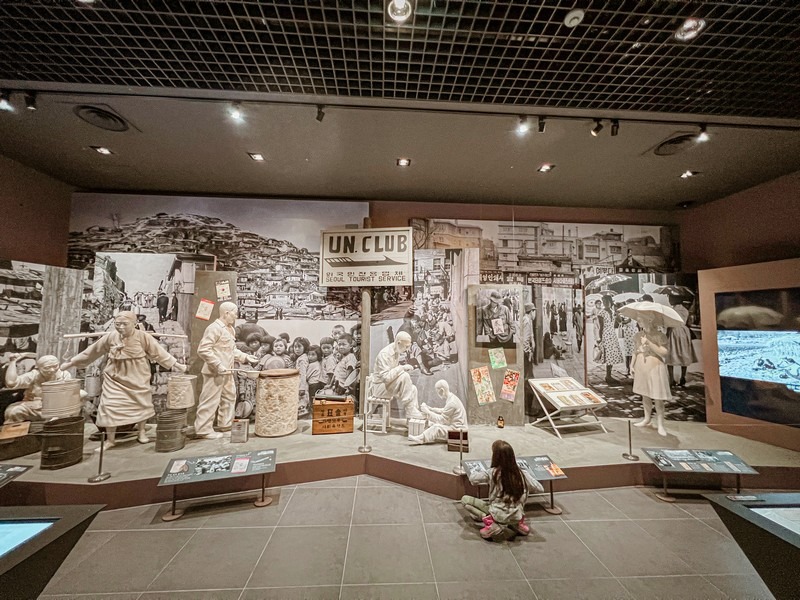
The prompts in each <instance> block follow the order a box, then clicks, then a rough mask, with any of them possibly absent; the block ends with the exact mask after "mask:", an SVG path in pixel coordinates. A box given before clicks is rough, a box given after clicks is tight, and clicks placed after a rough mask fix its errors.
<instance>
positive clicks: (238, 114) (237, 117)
mask: <svg viewBox="0 0 800 600" xmlns="http://www.w3.org/2000/svg"><path fill="white" fill-rule="evenodd" d="M228 114H229V115H230V116H231V119H233V120H234V121H242V120H244V113H243V112H242V105H241V104H240V103H239V102H234V103H233V104H231V107H230V108H229V109H228Z"/></svg>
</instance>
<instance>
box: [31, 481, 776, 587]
mask: <svg viewBox="0 0 800 600" xmlns="http://www.w3.org/2000/svg"><path fill="white" fill-rule="evenodd" d="M270 495H271V496H272V498H273V500H274V501H273V503H272V504H271V505H270V506H268V507H266V508H255V507H254V506H253V505H252V503H251V501H250V500H252V498H251V499H250V500H248V499H241V498H238V499H233V500H231V499H226V501H224V502H220V503H217V504H213V505H206V506H203V507H196V508H193V509H190V510H188V511H187V513H186V515H185V516H184V517H183V518H182V519H180V520H178V521H174V522H172V523H164V522H162V521H161V519H160V515H161V514H162V513H163V512H164V511H165V510H166V509H167V506H166V505H164V506H142V507H137V508H130V509H124V510H116V511H109V512H105V513H101V514H100V515H99V516H98V517H97V519H96V520H95V522H94V523H93V525H92V528H91V529H90V530H89V531H87V533H86V534H85V535H84V537H83V538H82V539H81V541H80V542H79V543H78V545H77V546H76V548H75V550H74V551H73V552H72V554H70V556H69V557H68V558H67V560H66V561H65V562H64V565H63V566H62V567H61V569H60V570H59V571H58V573H57V574H56V576H55V577H54V578H53V580H52V581H51V582H50V585H49V587H48V588H47V590H46V592H45V595H43V596H41V598H47V599H55V598H59V599H66V598H76V599H81V600H88V599H95V598H103V599H106V600H155V599H165V600H166V599H169V600H172V599H176V600H211V599H219V600H260V599H267V598H275V599H281V600H283V599H328V598H331V599H339V598H342V599H353V598H387V599H391V600H402V599H405V598H408V599H414V600H426V599H432V600H435V599H437V598H438V599H450V598H459V599H469V598H475V599H483V598H502V599H511V598H529V599H536V598H538V599H539V600H545V599H548V598H565V599H569V600H579V599H583V598H585V599H601V598H603V599H606V598H622V599H628V600H632V599H663V600H667V599H703V600H706V599H725V598H736V599H741V600H744V599H749V600H754V599H769V598H772V596H771V595H770V593H769V592H768V591H767V589H766V588H765V587H764V584H763V583H762V582H761V580H760V578H759V577H758V575H757V574H756V573H755V571H754V570H753V568H752V567H751V566H750V563H749V562H748V561H747V559H746V558H745V557H744V555H743V554H742V552H741V550H739V547H738V546H737V545H736V543H735V542H734V541H733V540H732V539H731V537H730V536H729V535H728V534H727V531H726V530H725V527H724V525H722V523H721V522H720V521H719V520H718V519H717V517H716V515H715V513H714V511H713V510H712V509H711V508H710V507H709V506H708V505H707V504H706V503H705V502H704V501H702V500H683V501H679V502H677V503H675V504H665V503H663V502H660V501H659V500H657V499H655V498H654V497H653V494H652V490H650V489H644V488H619V489H609V490H599V491H596V492H595V491H586V492H571V493H564V494H558V495H557V498H556V502H557V504H559V505H560V506H561V507H562V508H563V510H564V512H563V514H562V515H561V516H552V515H549V514H547V513H546V512H544V511H543V510H541V509H540V508H539V507H538V505H532V506H531V510H530V511H529V513H528V515H529V519H530V523H531V525H532V528H533V532H532V533H531V535H530V536H529V537H527V538H524V537H517V538H515V539H509V540H507V541H505V542H500V543H494V542H487V541H484V540H482V539H481V538H480V537H479V536H478V524H475V523H473V522H472V521H471V520H469V519H467V518H466V517H465V513H463V511H462V510H461V509H460V508H459V506H458V503H456V502H453V501H451V500H448V499H445V498H440V497H438V496H432V495H430V494H426V493H424V492H418V491H416V490H413V489H410V488H406V487H403V486H398V485H394V484H392V483H388V482H386V481H383V480H380V479H375V478H373V477H369V476H366V475H361V476H358V477H349V478H345V479H337V480H330V481H323V482H318V483H312V484H305V485H300V486H291V487H286V488H281V489H275V490H272V491H271V492H270Z"/></svg>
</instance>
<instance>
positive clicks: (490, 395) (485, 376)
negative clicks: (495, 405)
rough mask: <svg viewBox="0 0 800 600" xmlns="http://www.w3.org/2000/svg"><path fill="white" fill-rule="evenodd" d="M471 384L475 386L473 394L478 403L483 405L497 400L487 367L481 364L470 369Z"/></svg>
mask: <svg viewBox="0 0 800 600" xmlns="http://www.w3.org/2000/svg"><path fill="white" fill-rule="evenodd" d="M470 374H471V375H472V385H474V386H475V395H476V396H477V397H478V404H479V405H481V406H483V405H485V404H491V403H492V402H497V398H496V397H495V395H494V389H492V380H491V378H490V377H489V367H487V366H483V367H478V368H476V369H471V370H470Z"/></svg>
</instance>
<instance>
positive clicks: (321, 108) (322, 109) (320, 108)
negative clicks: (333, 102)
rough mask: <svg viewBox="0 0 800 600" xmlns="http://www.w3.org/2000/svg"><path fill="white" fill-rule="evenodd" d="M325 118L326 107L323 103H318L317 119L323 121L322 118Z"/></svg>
mask: <svg viewBox="0 0 800 600" xmlns="http://www.w3.org/2000/svg"><path fill="white" fill-rule="evenodd" d="M324 118H325V107H324V106H323V105H322V104H317V117H316V119H317V121H318V122H319V123H322V119H324Z"/></svg>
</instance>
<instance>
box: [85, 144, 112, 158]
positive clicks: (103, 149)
mask: <svg viewBox="0 0 800 600" xmlns="http://www.w3.org/2000/svg"><path fill="white" fill-rule="evenodd" d="M89 148H91V149H92V150H94V151H95V152H97V153H98V154H102V155H103V156H109V155H111V154H114V153H113V152H112V151H111V150H109V149H108V148H106V147H105V146H89Z"/></svg>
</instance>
